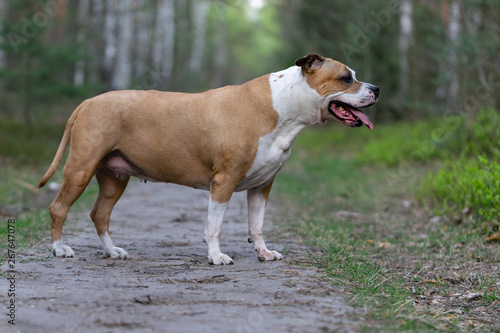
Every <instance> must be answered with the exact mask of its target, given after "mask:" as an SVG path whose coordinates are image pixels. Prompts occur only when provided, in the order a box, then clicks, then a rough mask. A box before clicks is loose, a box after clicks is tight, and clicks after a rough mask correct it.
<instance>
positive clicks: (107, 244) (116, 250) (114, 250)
mask: <svg viewBox="0 0 500 333" xmlns="http://www.w3.org/2000/svg"><path fill="white" fill-rule="evenodd" d="M99 238H100V239H101V244H102V247H103V248H104V253H105V254H104V256H105V257H108V256H109V257H111V258H112V259H127V258H128V253H127V251H125V250H124V249H122V248H121V247H116V246H115V245H114V244H113V241H112V240H111V237H109V234H108V233H107V232H106V233H105V234H104V235H102V236H100V237H99Z"/></svg>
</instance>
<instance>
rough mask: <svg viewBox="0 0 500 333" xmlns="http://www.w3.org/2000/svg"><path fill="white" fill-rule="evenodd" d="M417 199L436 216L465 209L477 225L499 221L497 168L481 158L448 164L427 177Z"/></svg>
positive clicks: (499, 194)
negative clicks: (471, 214)
mask: <svg viewBox="0 0 500 333" xmlns="http://www.w3.org/2000/svg"><path fill="white" fill-rule="evenodd" d="M418 198H419V199H421V200H429V201H430V203H431V204H432V205H433V206H435V207H436V208H437V209H438V212H439V213H440V214H451V215H455V214H457V212H458V213H459V212H460V211H462V209H464V208H468V209H469V210H472V211H473V214H474V215H475V217H476V218H477V220H478V222H481V221H489V220H500V164H499V163H496V162H492V161H489V160H488V159H487V158H485V157H481V156H480V157H478V158H476V159H469V160H466V159H460V160H458V161H456V162H454V163H449V164H448V165H447V166H445V167H443V168H442V169H441V170H439V171H438V172H437V173H435V174H429V175H427V177H426V178H425V179H424V181H423V183H422V185H421V187H420V189H419V191H418Z"/></svg>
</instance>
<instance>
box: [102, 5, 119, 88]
mask: <svg viewBox="0 0 500 333" xmlns="http://www.w3.org/2000/svg"><path fill="white" fill-rule="evenodd" d="M114 4H115V1H114V0H107V1H106V17H105V19H104V60H103V64H102V73H101V74H102V80H103V81H104V82H106V83H107V84H108V87H111V77H112V75H113V67H114V66H113V63H114V61H115V57H116V35H115V27H116V11H115V6H114Z"/></svg>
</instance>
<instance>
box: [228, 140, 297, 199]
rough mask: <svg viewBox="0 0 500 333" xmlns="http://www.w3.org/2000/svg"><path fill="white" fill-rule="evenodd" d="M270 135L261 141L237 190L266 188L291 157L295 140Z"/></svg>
mask: <svg viewBox="0 0 500 333" xmlns="http://www.w3.org/2000/svg"><path fill="white" fill-rule="evenodd" d="M275 134H276V133H275V132H272V133H269V134H267V135H265V136H263V137H262V138H260V140H259V148H258V150H257V154H256V156H255V160H254V162H253V164H252V166H251V167H250V170H248V172H247V173H246V175H245V178H244V179H243V181H242V182H241V183H240V184H239V185H238V186H237V187H236V190H237V191H239V190H247V189H250V188H257V187H260V186H265V185H267V183H269V181H271V180H272V179H273V178H274V177H276V174H277V173H278V172H279V171H280V169H281V168H282V167H283V166H284V165H285V162H286V161H287V160H288V157H290V146H291V145H292V142H293V139H294V137H293V138H287V137H284V138H283V137H278V138H276V137H275Z"/></svg>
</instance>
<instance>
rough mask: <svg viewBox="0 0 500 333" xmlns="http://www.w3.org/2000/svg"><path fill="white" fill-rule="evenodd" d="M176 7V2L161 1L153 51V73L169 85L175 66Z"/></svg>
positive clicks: (169, 0) (171, 0)
mask: <svg viewBox="0 0 500 333" xmlns="http://www.w3.org/2000/svg"><path fill="white" fill-rule="evenodd" d="M174 5H175V3H174V0H159V3H158V8H157V11H156V13H157V15H156V22H155V35H154V42H153V50H152V62H153V71H155V72H156V74H157V75H158V76H160V77H161V79H162V80H165V81H167V83H168V80H169V79H170V78H171V76H172V70H173V66H174V46H175V45H174V41H175V40H174V38H175V21H174V19H175V6H174Z"/></svg>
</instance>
